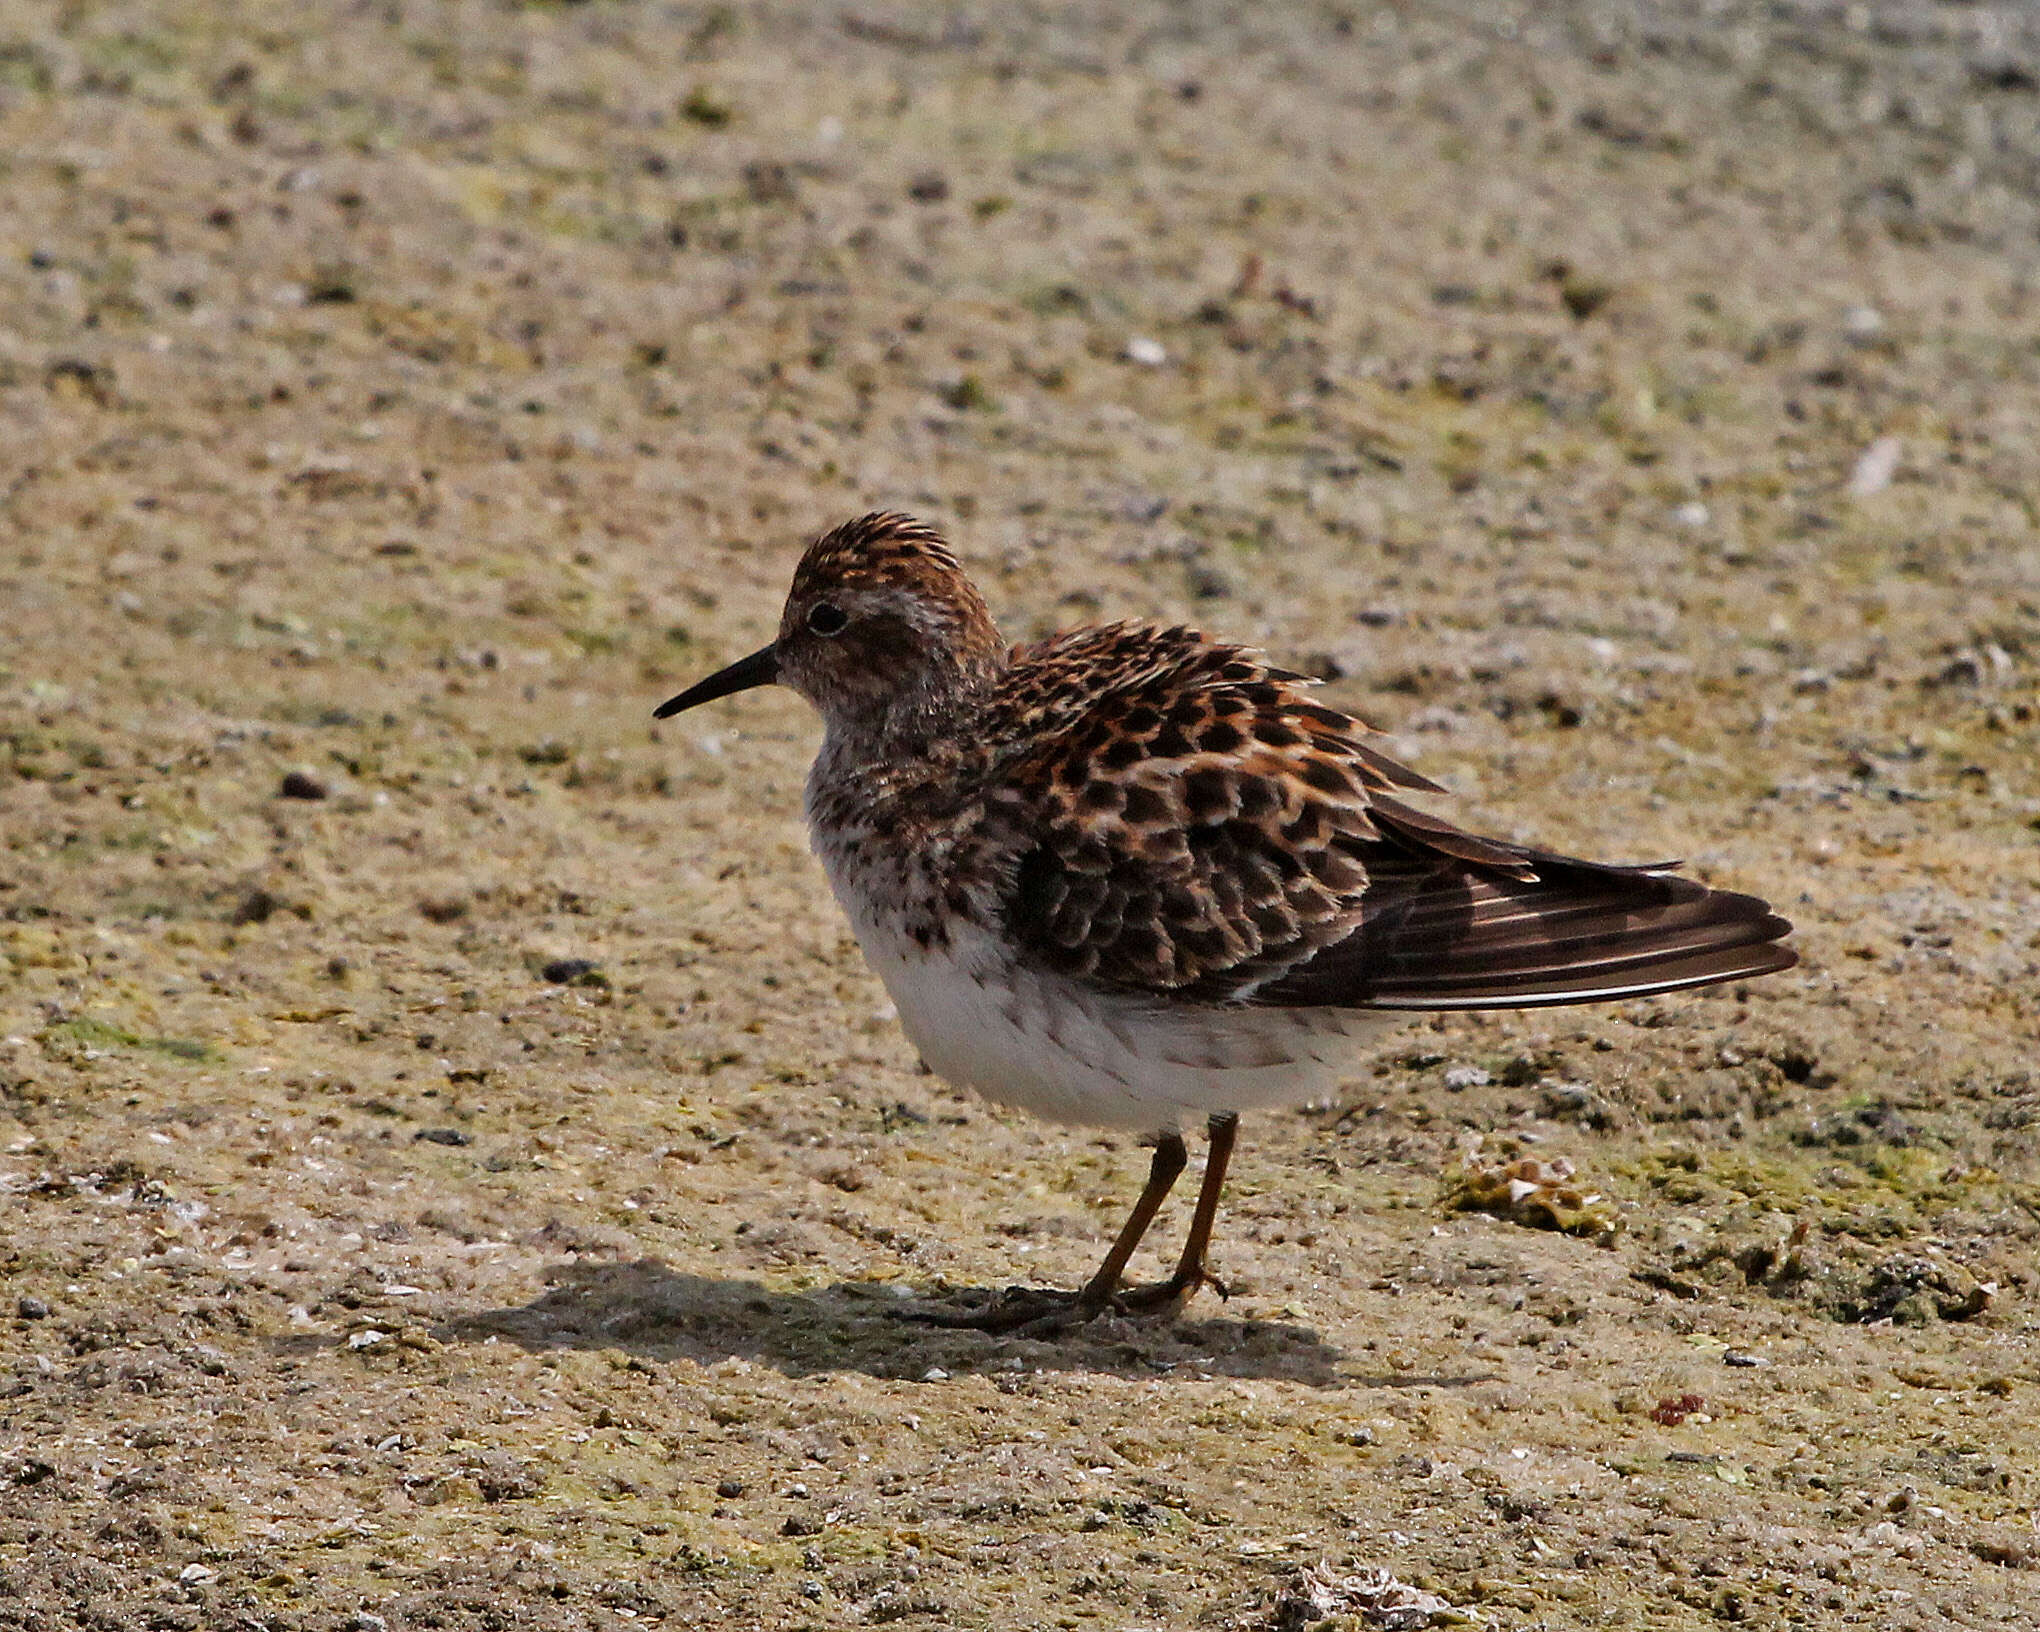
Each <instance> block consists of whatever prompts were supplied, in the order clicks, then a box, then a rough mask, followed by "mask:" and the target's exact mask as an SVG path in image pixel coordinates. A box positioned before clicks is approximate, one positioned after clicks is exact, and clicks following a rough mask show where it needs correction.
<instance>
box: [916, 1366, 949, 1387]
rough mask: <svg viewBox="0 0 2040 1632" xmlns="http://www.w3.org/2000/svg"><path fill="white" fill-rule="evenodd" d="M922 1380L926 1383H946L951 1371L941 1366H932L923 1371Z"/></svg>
mask: <svg viewBox="0 0 2040 1632" xmlns="http://www.w3.org/2000/svg"><path fill="white" fill-rule="evenodd" d="M921 1381H922V1382H924V1383H946V1382H948V1381H949V1373H948V1372H946V1371H944V1370H943V1369H942V1368H941V1367H940V1366H930V1367H929V1368H928V1369H927V1370H926V1371H924V1372H922V1373H921Z"/></svg>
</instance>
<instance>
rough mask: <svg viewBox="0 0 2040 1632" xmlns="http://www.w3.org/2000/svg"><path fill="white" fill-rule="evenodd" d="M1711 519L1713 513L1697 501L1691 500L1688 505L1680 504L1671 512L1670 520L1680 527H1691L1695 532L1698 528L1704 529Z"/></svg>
mask: <svg viewBox="0 0 2040 1632" xmlns="http://www.w3.org/2000/svg"><path fill="white" fill-rule="evenodd" d="M1713 519H1714V512H1713V511H1711V510H1709V509H1708V508H1707V506H1706V505H1704V504H1702V503H1701V502H1700V501H1699V500H1698V499H1695V500H1693V501H1692V502H1691V503H1690V504H1682V505H1680V506H1679V508H1678V509H1676V510H1674V511H1673V512H1672V520H1674V521H1676V522H1677V523H1678V524H1679V525H1680V526H1681V527H1691V528H1693V529H1694V530H1695V531H1696V532H1697V531H1698V530H1699V529H1700V528H1702V527H1705V526H1706V525H1707V524H1708V523H1709V522H1710V521H1712V520H1713Z"/></svg>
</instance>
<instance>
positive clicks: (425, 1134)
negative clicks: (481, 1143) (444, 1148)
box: [411, 1128, 474, 1145]
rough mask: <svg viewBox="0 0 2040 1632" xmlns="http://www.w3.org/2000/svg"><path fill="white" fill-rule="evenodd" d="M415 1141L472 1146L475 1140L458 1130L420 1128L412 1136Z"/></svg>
mask: <svg viewBox="0 0 2040 1632" xmlns="http://www.w3.org/2000/svg"><path fill="white" fill-rule="evenodd" d="M411 1138H412V1139H413V1140H414V1141H415V1140H419V1139H424V1140H427V1141H429V1142H430V1143H432V1144H435V1145H471V1144H473V1143H474V1140H472V1139H470V1138H469V1137H468V1136H467V1135H466V1134H464V1133H462V1132H461V1131H460V1129H458V1128H420V1129H419V1130H418V1131H417V1132H416V1133H414V1134H412V1135H411Z"/></svg>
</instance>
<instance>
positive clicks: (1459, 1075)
mask: <svg viewBox="0 0 2040 1632" xmlns="http://www.w3.org/2000/svg"><path fill="white" fill-rule="evenodd" d="M1494 1080H1495V1079H1494V1077H1493V1076H1492V1075H1491V1074H1490V1073H1489V1072H1488V1070H1487V1068H1486V1067H1485V1066H1479V1065H1455V1066H1453V1067H1452V1068H1451V1069H1450V1070H1448V1071H1447V1072H1446V1073H1445V1086H1446V1087H1447V1088H1449V1089H1451V1090H1452V1091H1453V1092H1454V1093H1455V1094H1456V1093H1458V1092H1459V1091H1460V1090H1461V1089H1462V1088H1485V1087H1486V1086H1487V1085H1488V1084H1489V1083H1491V1082H1493V1081H1494Z"/></svg>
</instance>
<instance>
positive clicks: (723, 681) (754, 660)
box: [652, 646, 779, 720]
mask: <svg viewBox="0 0 2040 1632" xmlns="http://www.w3.org/2000/svg"><path fill="white" fill-rule="evenodd" d="M778 678H779V654H778V653H777V652H776V651H774V650H773V648H772V647H770V646H767V647H765V648H763V649H762V650H760V651H755V652H753V653H752V654H751V655H750V656H749V657H740V658H738V659H737V661H736V662H734V663H732V664H731V665H730V666H729V667H728V668H726V669H718V670H716V672H715V673H714V674H711V675H710V676H709V677H708V678H707V679H706V680H701V681H697V682H696V683H695V684H693V685H691V686H689V687H688V688H687V689H686V690H685V691H683V692H681V693H680V695H679V696H678V697H675V698H673V699H671V700H670V701H668V702H663V703H661V704H660V705H659V706H658V707H657V708H655V709H653V710H652V718H653V719H655V720H664V719H670V718H672V716H673V715H675V714H679V713H682V712H684V711H685V710H687V709H690V708H693V707H695V706H696V705H697V704H700V703H712V702H714V701H715V700H716V699H717V698H718V697H728V696H731V695H732V694H734V693H736V692H739V691H749V690H750V689H751V688H752V687H753V686H769V685H771V684H772V682H773V681H775V680H777V679H778Z"/></svg>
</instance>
